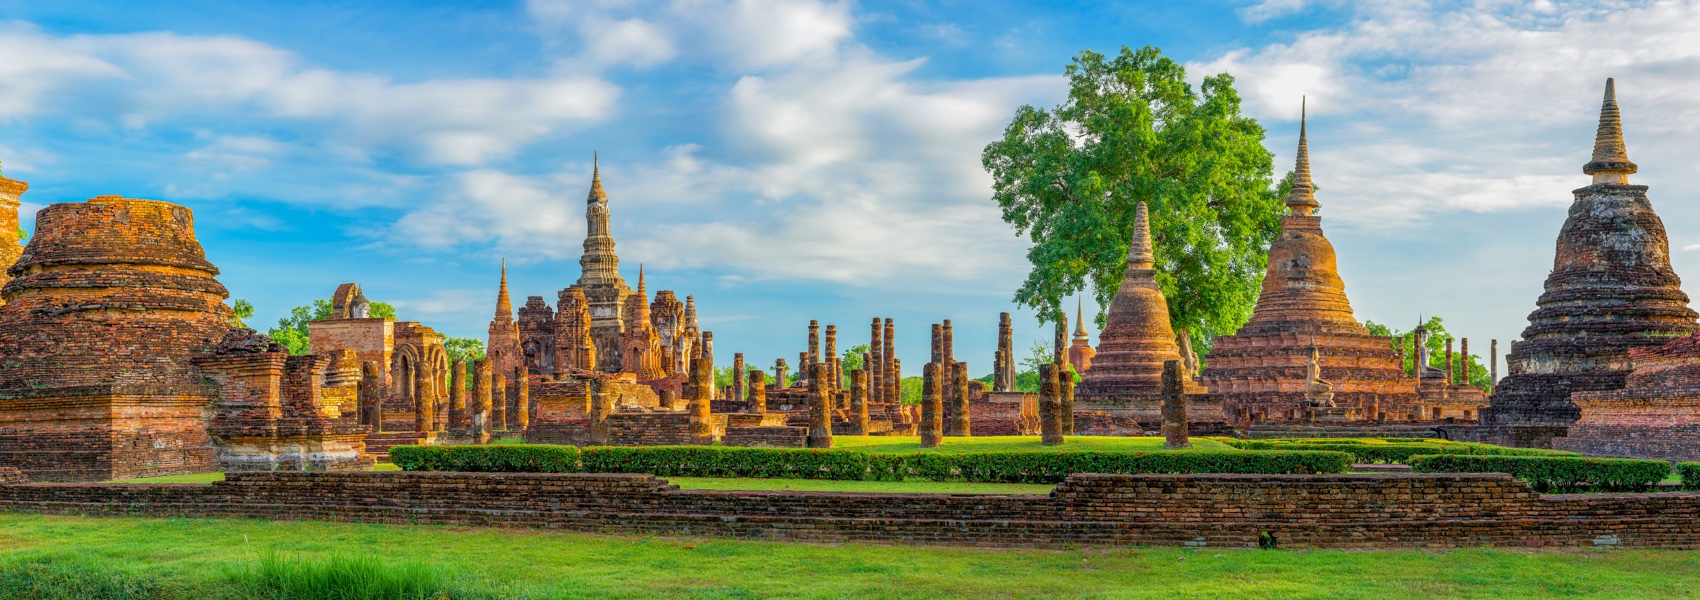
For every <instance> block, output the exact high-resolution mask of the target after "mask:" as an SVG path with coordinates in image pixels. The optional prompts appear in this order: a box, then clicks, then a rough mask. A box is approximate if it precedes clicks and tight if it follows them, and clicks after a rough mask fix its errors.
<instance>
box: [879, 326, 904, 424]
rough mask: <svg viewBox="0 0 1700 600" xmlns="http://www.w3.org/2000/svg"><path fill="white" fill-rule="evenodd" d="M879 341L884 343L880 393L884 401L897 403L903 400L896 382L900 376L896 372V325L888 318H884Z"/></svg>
mask: <svg viewBox="0 0 1700 600" xmlns="http://www.w3.org/2000/svg"><path fill="white" fill-rule="evenodd" d="M880 341H881V343H883V344H885V347H884V352H885V362H884V363H883V364H881V365H880V371H881V372H880V395H881V396H884V397H885V401H886V402H890V403H892V404H897V403H900V402H902V401H903V395H902V394H901V393H899V388H898V384H897V381H898V379H900V378H901V377H902V376H901V375H899V374H898V373H897V326H896V325H895V324H894V323H893V322H892V320H891V319H889V318H888V319H886V320H885V336H884V337H882V338H880Z"/></svg>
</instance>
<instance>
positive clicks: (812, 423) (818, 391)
mask: <svg viewBox="0 0 1700 600" xmlns="http://www.w3.org/2000/svg"><path fill="white" fill-rule="evenodd" d="M830 370H831V369H830V368H829V367H827V366H826V363H823V362H819V361H816V362H815V364H814V366H813V368H811V369H809V441H808V444H809V447H810V448H831V447H832V385H831V384H830V383H828V382H827V378H828V377H830V376H831V375H830V373H828V371H830Z"/></svg>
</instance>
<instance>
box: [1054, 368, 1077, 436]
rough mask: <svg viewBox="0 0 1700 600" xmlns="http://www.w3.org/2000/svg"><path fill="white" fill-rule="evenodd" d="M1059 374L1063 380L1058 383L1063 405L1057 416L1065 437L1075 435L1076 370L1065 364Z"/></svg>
mask: <svg viewBox="0 0 1700 600" xmlns="http://www.w3.org/2000/svg"><path fill="white" fill-rule="evenodd" d="M1057 373H1059V374H1060V375H1059V376H1060V377H1061V378H1062V380H1061V381H1059V382H1058V383H1059V384H1061V385H1060V386H1059V387H1061V388H1062V398H1061V400H1062V404H1061V406H1059V407H1058V408H1059V409H1060V410H1061V411H1062V412H1060V413H1058V414H1057V418H1058V419H1060V420H1061V421H1062V432H1063V435H1074V386H1075V381H1074V369H1073V368H1072V366H1071V365H1069V364H1068V363H1066V362H1065V363H1063V365H1062V366H1061V367H1058V368H1057Z"/></svg>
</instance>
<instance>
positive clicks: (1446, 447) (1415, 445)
mask: <svg viewBox="0 0 1700 600" xmlns="http://www.w3.org/2000/svg"><path fill="white" fill-rule="evenodd" d="M1223 443H1226V444H1229V445H1231V446H1233V447H1235V448H1239V449H1241V450H1333V451H1337V452H1345V453H1347V454H1351V455H1352V460H1353V461H1354V462H1359V463H1403V462H1406V461H1409V460H1410V459H1411V457H1413V456H1422V455H1426V454H1467V455H1493V456H1581V455H1580V454H1577V453H1575V452H1565V451H1562V450H1545V449H1541V448H1506V447H1503V446H1494V445H1491V444H1477V443H1471V442H1453V441H1448V440H1413V439H1410V438H1397V439H1392V440H1382V439H1375V438H1314V439H1281V440H1232V441H1229V440H1223Z"/></svg>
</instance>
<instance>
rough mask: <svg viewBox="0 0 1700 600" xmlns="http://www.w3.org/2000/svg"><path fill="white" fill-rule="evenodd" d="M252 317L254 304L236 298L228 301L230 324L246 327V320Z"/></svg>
mask: <svg viewBox="0 0 1700 600" xmlns="http://www.w3.org/2000/svg"><path fill="white" fill-rule="evenodd" d="M253 317H254V305H253V304H250V303H249V302H248V301H247V300H243V299H241V298H237V299H236V301H235V302H231V303H230V326H231V327H247V326H248V323H247V320H248V319H251V318H253Z"/></svg>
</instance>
